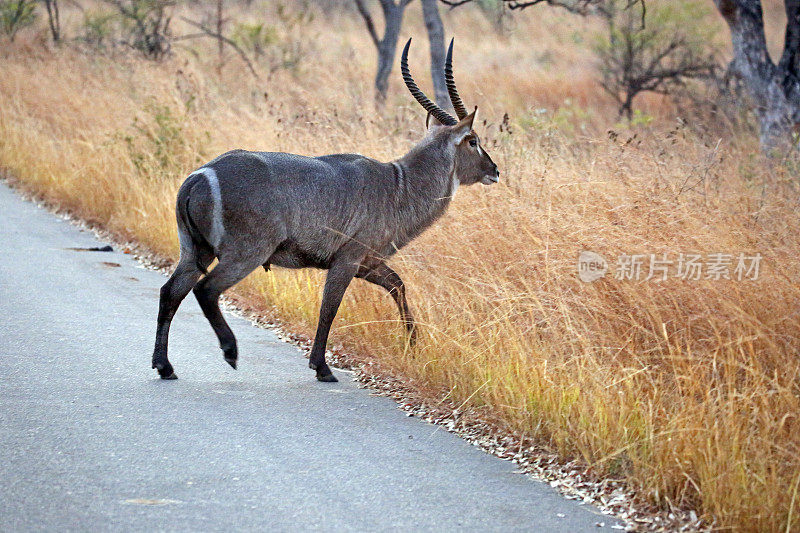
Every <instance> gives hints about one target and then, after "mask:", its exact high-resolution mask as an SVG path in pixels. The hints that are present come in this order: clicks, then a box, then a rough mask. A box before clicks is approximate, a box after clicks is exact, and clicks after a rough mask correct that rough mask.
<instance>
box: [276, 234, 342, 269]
mask: <svg viewBox="0 0 800 533" xmlns="http://www.w3.org/2000/svg"><path fill="white" fill-rule="evenodd" d="M267 263H269V264H270V265H275V266H279V267H283V268H322V269H326V270H327V269H328V268H330V263H331V258H330V257H323V256H322V254H320V253H319V252H314V251H309V250H304V249H303V248H301V247H300V246H299V245H298V243H297V241H295V240H293V239H286V240H285V241H283V242H282V243H280V245H278V247H277V248H276V249H275V252H274V253H273V254H272V255H271V256H270V258H269V260H268V261H267Z"/></svg>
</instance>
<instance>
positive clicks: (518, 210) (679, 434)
mask: <svg viewBox="0 0 800 533" xmlns="http://www.w3.org/2000/svg"><path fill="white" fill-rule="evenodd" d="M540 13H541V15H542V16H543V15H544V14H545V13H547V12H545V11H542V12H540ZM548 16H552V17H555V22H557V23H559V24H562V25H565V27H566V28H567V29H566V30H565V32H566V33H565V34H567V35H568V34H569V31H576V32H579V31H586V25H587V24H588V23H587V22H585V21H579V20H577V21H576V20H571V19H570V20H567V19H563V18H561V17H562V15H548ZM410 17H411V19H410V28H412V31H413V32H414V34H415V35H416V34H420V33H421V31H422V30H421V23H420V21H419V19H418V13H416V12H415V11H412V12H411V14H410ZM320 18H321V17H320ZM356 22H358V21H352V20H349V19H342V20H340V21H338V22H337V24H336V25H335V26H336V27H337V28H338V30H336V32H337V33H336V35H335V36H332V35H331V31H333V30H331V28H330V27H329V26H323V25H322V24H324V22H316V23H314V24H319V25H320V26H313V27H311V28H309V29H308V31H309V34H314V32H317V34H318V35H319V34H322V32H323V31H324V32H326V33H325V36H324V37H322V36H321V37H319V38H318V41H317V42H315V43H312V44H310V45H309V46H310V49H309V50H310V51H309V56H308V57H307V58H306V60H305V66H304V67H302V68H301V69H299V70H298V69H292V70H279V71H277V72H275V73H273V75H272V76H271V77H270V80H269V82H268V84H267V87H265V88H256V87H255V85H254V84H253V83H251V82H250V80H249V79H248V78H247V76H248V74H247V72H246V70H244V68H242V67H241V66H239V65H238V64H237V63H236V62H235V60H233V59H232V60H231V61H230V63H229V64H228V65H227V66H226V67H225V68H226V70H225V72H226V77H225V81H224V82H223V83H220V82H219V80H218V79H217V77H216V74H215V69H214V65H213V62H212V61H210V60H209V61H208V62H206V61H205V59H203V58H204V55H203V54H201V55H200V56H199V57H200V59H198V58H197V57H198V56H195V55H193V54H190V53H186V52H184V51H179V52H178V53H177V55H176V57H175V58H173V59H172V60H170V61H167V62H164V63H161V64H155V63H148V62H143V61H140V60H137V59H135V58H131V57H130V56H128V55H120V54H116V55H112V56H110V57H104V56H100V57H92V56H91V55H88V54H85V53H81V52H79V51H74V50H71V49H69V48H67V49H64V50H58V51H47V50H44V49H42V48H41V47H39V46H38V45H36V44H32V43H31V42H25V40H24V39H20V41H22V42H21V43H20V44H17V45H15V47H13V48H8V49H7V50H6V52H5V57H4V58H3V59H2V62H3V75H2V76H0V167H2V168H3V169H4V170H5V171H7V172H8V173H10V174H11V175H13V176H14V177H15V178H16V179H17V180H19V181H20V182H21V183H22V184H23V185H24V186H25V187H27V188H30V189H31V190H34V191H36V192H37V193H38V194H40V195H43V196H44V197H46V198H47V199H49V200H51V201H53V202H56V203H58V204H60V205H62V206H64V207H65V208H68V209H70V210H71V211H73V212H74V213H76V214H78V215H79V216H81V217H83V218H86V219H89V220H91V221H94V222H97V223H99V224H101V225H103V226H105V227H106V228H108V229H109V230H111V231H113V232H116V233H117V234H120V235H122V236H125V237H129V238H133V239H137V240H139V241H141V242H142V243H145V244H146V245H147V246H148V247H150V248H151V249H152V250H153V251H154V252H156V253H158V254H160V255H163V256H165V257H169V258H173V259H174V258H175V257H176V254H177V244H176V243H177V237H176V231H175V223H174V215H173V202H174V198H175V193H176V191H177V188H178V186H179V184H180V182H181V181H182V179H183V177H184V176H185V175H186V174H187V173H188V172H189V171H191V170H192V169H193V168H195V167H197V166H198V165H199V164H201V163H202V162H203V161H205V160H207V159H210V158H211V157H213V156H214V155H216V154H217V153H220V152H222V151H225V150H227V149H230V148H234V147H242V148H250V149H268V150H285V151H294V152H300V153H306V154H322V153H331V152H340V151H357V152H361V153H365V154H369V155H371V156H374V157H376V158H379V159H382V160H390V159H392V158H394V157H397V156H399V155H401V154H402V153H403V152H404V151H405V150H406V149H407V148H408V147H410V146H411V144H412V143H413V142H414V140H415V139H418V138H419V137H420V136H421V134H422V122H423V119H424V117H423V116H422V113H421V112H420V111H419V110H418V109H417V108H416V107H414V106H413V105H412V104H411V103H410V98H409V97H408V96H407V95H406V93H405V92H403V91H402V90H401V89H400V86H399V83H398V82H397V80H394V81H393V83H395V85H394V89H393V90H392V92H391V96H390V101H389V102H388V104H387V106H386V108H385V109H383V110H381V109H376V108H375V106H374V104H373V103H372V98H371V97H372V90H371V84H370V80H371V68H372V64H371V63H372V52H371V50H370V46H371V43H369V42H368V41H367V39H366V36H365V34H364V32H363V30H362V29H361V28H360V27H359V26H358V25H357V24H356ZM555 22H553V20H550V23H551V24H553V23H555ZM448 24H451V25H453V26H455V28H456V29H455V31H456V32H457V33H458V34H459V35H477V34H479V33H481V32H489V31H491V27H490V24H489V23H488V22H487V21H483V20H481V19H480V18H479V17H477V16H474V15H473V14H469V13H467V14H463V15H459V14H456V15H452V17H451V18H450V19H449V20H448ZM517 24H521V25H526V26H524V28H522V29H520V28H518V32H519V33H518V34H516V36H513V35H512V37H508V38H505V39H506V40H505V41H504V40H502V39H495V40H491V39H485V40H481V41H479V42H478V43H476V45H475V47H474V50H473V52H472V53H467V51H466V50H467V49H468V47H466V46H464V47H463V48H460V49H459V50H460V51H459V56H458V58H457V62H458V67H457V69H458V71H457V76H458V79H459V82H460V86H463V90H462V94H463V96H464V97H465V100H466V101H467V102H468V103H469V104H473V103H478V104H479V105H480V106H481V111H480V112H479V113H481V116H482V117H484V118H485V119H486V120H487V123H486V124H483V125H482V126H481V127H480V128H479V129H480V132H481V134H482V136H483V137H484V139H485V140H484V144H485V145H487V146H489V147H491V152H492V155H493V157H494V158H495V160H496V161H497V162H498V164H499V165H500V167H501V169H502V176H503V182H502V184H501V185H499V186H495V187H491V188H484V187H481V186H476V187H473V188H463V189H461V190H460V191H459V194H458V197H457V198H456V200H455V201H454V203H453V205H452V207H451V209H450V213H449V214H448V215H447V216H446V218H445V219H443V220H442V221H440V222H439V223H438V224H437V225H436V226H435V227H434V228H432V229H431V230H429V231H428V232H427V233H426V234H424V235H423V236H422V237H420V238H419V239H418V240H417V241H416V242H414V243H413V244H412V245H410V246H409V247H408V248H407V249H405V250H403V251H402V253H400V254H399V256H398V257H397V258H395V259H393V264H394V265H395V266H396V268H397V270H398V271H399V272H400V274H401V276H402V277H403V278H404V279H405V280H406V283H407V285H408V287H409V298H410V301H411V304H412V307H413V309H414V312H415V315H416V317H417V319H418V321H419V322H420V323H421V325H422V327H421V337H420V340H419V343H418V346H417V347H416V348H415V349H414V350H411V351H409V350H406V349H404V344H403V341H402V327H401V326H400V324H399V323H398V321H397V320H396V312H395V310H394V307H393V305H392V302H391V300H390V299H389V298H388V297H387V296H386V295H384V294H382V293H381V292H380V291H379V290H378V289H375V288H373V287H371V286H367V285H366V284H363V283H361V282H354V284H353V286H352V287H351V288H350V289H349V291H348V294H347V296H346V299H345V303H344V305H343V308H342V310H341V312H340V313H339V316H338V318H337V321H336V323H335V329H334V332H333V341H332V342H333V343H343V344H344V345H345V346H347V347H348V348H350V349H352V350H356V351H359V352H361V353H365V354H368V355H369V357H373V358H375V359H378V360H380V361H381V363H382V364H383V365H384V366H385V367H386V368H388V369H390V370H391V371H393V372H394V373H396V374H397V375H400V376H405V377H407V378H412V379H414V380H416V381H417V382H420V383H424V384H425V385H426V387H428V388H429V390H431V391H438V392H439V393H441V394H449V395H450V398H451V399H453V400H454V401H455V402H457V403H458V404H460V403H462V402H466V404H467V405H470V406H472V407H474V408H477V409H482V410H484V411H485V412H486V413H488V414H490V415H492V416H494V417H496V418H498V419H500V420H502V421H503V422H504V423H505V424H507V425H508V426H509V427H511V428H512V429H514V430H518V431H522V432H525V433H526V434H527V435H529V436H531V437H532V438H534V439H536V440H538V441H539V442H541V443H543V444H545V445H547V446H550V447H551V448H552V449H554V450H556V451H557V452H558V453H560V454H562V455H563V456H565V457H576V458H579V459H581V460H583V461H584V462H585V463H586V464H588V465H590V467H591V468H592V469H593V470H594V471H595V472H599V473H602V474H604V475H607V476H613V477H615V478H621V479H625V480H627V481H628V482H629V483H630V484H631V486H633V487H635V488H636V489H638V490H639V491H640V492H641V493H642V494H643V495H645V496H646V497H647V498H649V499H651V500H652V501H654V502H656V503H658V504H659V505H676V506H682V505H686V506H694V507H695V508H698V509H700V511H701V512H702V513H703V515H704V517H705V518H706V519H707V520H709V521H710V522H711V521H713V522H715V524H716V525H717V526H719V527H722V528H730V529H736V530H753V531H755V530H759V531H763V530H774V531H777V530H797V529H798V528H800V495H799V493H800V488H799V487H800V420H798V416H800V358H798V355H797V354H798V350H799V349H800V306H799V305H798V303H800V284H798V282H797V279H798V274H800V258H798V256H797V250H798V244H800V227H799V226H800V225H798V224H797V216H796V212H797V181H796V179H797V178H796V174H794V173H791V172H789V168H788V167H787V166H786V165H780V164H773V165H766V164H765V163H764V162H763V161H761V160H760V156H758V155H757V148H756V146H755V144H754V141H753V139H752V138H750V137H749V136H747V135H727V134H726V135H724V136H723V137H722V138H721V139H717V138H710V137H700V136H699V135H698V134H695V133H693V131H694V130H693V129H690V128H687V127H684V126H682V125H680V123H678V125H677V126H676V125H675V124H676V122H675V119H674V109H673V108H672V107H671V105H670V104H669V103H668V102H666V101H665V100H663V99H656V98H654V99H650V100H646V101H645V103H644V108H645V111H646V112H647V113H648V114H651V115H653V116H655V117H657V120H656V121H655V122H654V123H653V124H652V125H651V126H650V127H648V128H646V129H640V130H638V131H636V132H634V131H630V130H627V129H620V128H616V127H615V126H614V120H615V118H614V110H613V107H611V106H610V103H609V102H608V101H607V100H606V99H604V98H603V97H602V96H601V95H599V91H598V88H597V86H596V84H595V82H594V81H593V73H592V71H591V69H588V68H587V67H586V66H585V65H582V62H585V60H584V59H583V57H584V56H581V55H580V54H579V52H578V51H576V47H575V45H574V44H573V45H569V46H567V45H566V44H565V43H564V42H561V41H560V40H559V39H561V38H556V37H553V36H552V35H549V34H548V32H546V31H544V30H543V29H542V28H543V27H544V26H547V23H545V24H542V22H541V20H540V19H537V20H530V21H528V22H518V23H517ZM523 29H524V30H525V31H526V32H528V33H524V32H522V30H523ZM523 33H524V34H523ZM562 33H563V32H562ZM520 34H523V35H520ZM529 34H530V35H533V36H536V35H538V36H539V37H540V38H541V39H540V41H539V42H538V43H537V49H535V50H534V49H532V48H531V47H530V46H528V45H526V43H527V39H528V38H529V37H528V35H529ZM197 46H198V50H204V48H202V46H201V45H197ZM419 48H424V47H421V46H420V47H419ZM543 51H545V52H549V54H550V55H548V59H547V61H546V62H542V61H541V60H540V59H537V58H536V54H540V53H542V52H543ZM415 54H417V55H416V56H415V57H414V60H413V61H414V64H415V65H419V66H418V67H417V68H416V70H417V72H419V74H420V77H423V73H424V72H425V70H424V68H423V65H424V64H425V60H424V49H422V50H419V49H418V50H416V51H415ZM526 62H527V63H526ZM550 62H560V63H561V64H563V68H558V69H555V68H550V67H547V65H548V64H550ZM528 64H530V65H531V67H530V68H528V67H527V65H528ZM65 67H66V68H65ZM567 83H568V85H569V86H568V87H566V88H565V84H567ZM264 92H266V96H265V94H264ZM556 95H561V97H560V98H559V97H557V96H556ZM505 111H509V112H510V114H511V121H510V126H511V132H510V133H509V131H508V129H507V128H506V127H503V128H502V131H501V128H500V127H499V125H500V122H501V120H500V119H501V117H502V115H503V113H504V112H505ZM608 129H612V130H613V132H612V133H611V134H608V133H607V131H606V130H608ZM634 135H635V136H634ZM582 250H591V251H594V252H597V253H599V254H601V255H603V256H604V257H606V258H607V259H608V260H609V261H610V262H611V266H612V272H611V273H610V274H609V275H608V276H606V277H605V278H604V279H602V280H599V281H596V282H594V283H583V282H581V281H580V280H579V279H578V276H577V267H576V262H577V256H578V254H579V253H580V252H581V251H582ZM716 252H723V253H733V254H738V253H739V252H746V253H748V254H752V253H755V252H760V253H761V254H762V255H763V257H764V258H763V260H762V270H761V274H760V276H759V278H758V279H757V280H755V281H750V280H747V281H744V280H743V281H738V280H736V279H734V280H697V281H684V280H680V279H675V278H670V279H668V280H666V281H660V282H659V281H655V280H649V281H644V280H643V279H642V280H640V281H633V280H617V279H614V277H613V276H612V275H611V274H613V267H614V259H615V258H616V257H617V256H619V255H620V254H635V253H641V254H662V253H668V254H670V256H671V257H673V258H676V257H677V254H679V253H701V254H710V253H716ZM645 270H646V265H645ZM321 276H322V274H321V273H319V272H311V271H300V272H294V271H292V272H288V271H282V270H280V269H277V270H276V271H273V272H270V273H263V272H258V273H255V274H253V275H251V276H250V277H249V278H248V279H247V280H246V281H245V282H243V283H242V284H240V285H239V286H238V287H237V288H236V289H235V292H237V294H239V295H241V296H242V297H244V298H247V299H248V300H249V301H250V302H251V303H253V304H254V305H256V306H261V307H262V308H264V309H271V310H272V311H273V312H275V313H277V315H278V316H280V317H281V318H282V319H283V320H285V321H286V322H287V323H289V324H291V325H292V327H294V328H296V329H297V330H298V331H300V332H304V333H311V332H312V331H313V326H314V324H315V321H316V313H317V309H318V305H319V300H320V292H321V290H320V289H321V280H322V277H321ZM643 278H644V276H643ZM154 320H155V318H154ZM143 334H149V332H143ZM209 349H212V347H209ZM244 351H245V353H244V357H247V353H246V351H247V350H246V348H245V350H244ZM147 355H148V354H142V358H143V361H144V360H146V358H147Z"/></svg>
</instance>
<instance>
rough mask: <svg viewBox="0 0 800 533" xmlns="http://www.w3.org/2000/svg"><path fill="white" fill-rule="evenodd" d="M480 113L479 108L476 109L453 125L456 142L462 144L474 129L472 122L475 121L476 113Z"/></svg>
mask: <svg viewBox="0 0 800 533" xmlns="http://www.w3.org/2000/svg"><path fill="white" fill-rule="evenodd" d="M477 113H478V108H477V107H475V111H473V112H472V113H470V114H469V115H467V116H466V117H464V118H462V119H461V121H460V122H459V123H458V124H456V125H455V126H453V141H454V142H455V144H461V142H462V141H463V140H464V138H465V137H466V136H467V135H469V132H471V131H472V124H473V122H475V115H476V114H477Z"/></svg>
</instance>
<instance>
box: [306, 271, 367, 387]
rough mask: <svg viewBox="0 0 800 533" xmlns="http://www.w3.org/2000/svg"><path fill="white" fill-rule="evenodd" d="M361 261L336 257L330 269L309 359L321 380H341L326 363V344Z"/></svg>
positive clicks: (309, 364) (310, 366) (310, 364)
mask: <svg viewBox="0 0 800 533" xmlns="http://www.w3.org/2000/svg"><path fill="white" fill-rule="evenodd" d="M360 262H361V261H360V260H359V259H355V260H353V258H352V257H340V258H337V259H335V260H334V261H333V263H332V264H331V266H330V268H329V269H328V277H327V278H326V279H325V290H324V291H323V293H322V305H321V306H320V310H319V323H318V324H317V334H316V335H315V336H314V346H313V347H312V348H311V356H310V358H309V361H308V366H309V368H311V369H313V370H316V371H317V379H318V380H320V381H325V382H331V383H332V382H336V381H339V380H337V379H336V377H335V376H334V375H333V373H332V372H331V369H330V368H328V365H327V364H326V363H325V346H326V345H327V344H328V333H329V332H330V330H331V324H332V323H333V319H334V318H335V317H336V312H337V311H338V310H339V304H341V303H342V297H344V293H345V291H346V290H347V286H348V285H350V282H351V281H352V280H353V277H354V276H355V275H356V272H357V271H358V265H359V263H360Z"/></svg>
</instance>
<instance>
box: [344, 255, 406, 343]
mask: <svg viewBox="0 0 800 533" xmlns="http://www.w3.org/2000/svg"><path fill="white" fill-rule="evenodd" d="M356 277H358V278H361V279H363V280H365V281H368V282H370V283H374V284H375V285H378V286H380V287H383V288H384V289H386V290H387V291H388V292H389V294H391V295H392V298H394V301H395V303H396V304H397V309H398V310H399V311H400V319H401V320H402V321H403V324H404V325H405V327H406V332H407V333H408V341H409V343H410V344H411V345H412V346H413V345H414V342H415V341H416V339H417V328H416V325H415V324H414V317H413V316H411V310H409V308H408V302H407V301H406V287H405V285H404V284H403V280H402V279H401V278H400V276H399V275H398V274H397V272H395V271H394V270H392V268H391V267H390V266H389V265H387V264H386V263H384V262H383V261H380V260H377V259H376V260H374V262H370V261H365V262H364V263H362V264H361V266H360V267H359V269H358V273H357V274H356Z"/></svg>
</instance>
